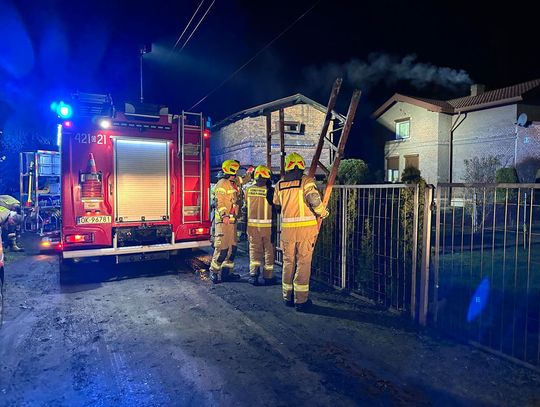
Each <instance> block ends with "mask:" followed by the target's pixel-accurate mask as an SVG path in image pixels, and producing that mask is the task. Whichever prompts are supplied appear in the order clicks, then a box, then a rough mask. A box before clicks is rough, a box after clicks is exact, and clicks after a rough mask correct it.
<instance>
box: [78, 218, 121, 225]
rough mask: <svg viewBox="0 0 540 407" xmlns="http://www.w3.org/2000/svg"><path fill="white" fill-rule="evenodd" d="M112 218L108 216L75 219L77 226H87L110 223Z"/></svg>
mask: <svg viewBox="0 0 540 407" xmlns="http://www.w3.org/2000/svg"><path fill="white" fill-rule="evenodd" d="M111 222H112V218H111V217H110V216H79V217H78V218H77V225H89V224H92V223H111Z"/></svg>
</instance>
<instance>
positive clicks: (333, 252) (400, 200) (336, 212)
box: [313, 184, 420, 316]
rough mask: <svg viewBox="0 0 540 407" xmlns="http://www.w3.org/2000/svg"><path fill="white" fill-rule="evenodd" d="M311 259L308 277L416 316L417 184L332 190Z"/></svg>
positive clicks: (336, 188)
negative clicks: (311, 267) (311, 269)
mask: <svg viewBox="0 0 540 407" xmlns="http://www.w3.org/2000/svg"><path fill="white" fill-rule="evenodd" d="M328 208H329V211H330V217H329V218H328V219H326V220H325V221H324V222H323V225H322V228H321V232H320V234H319V237H318V240H317V245H316V247H315V253H314V256H313V276H314V278H316V279H318V280H321V281H324V282H326V283H328V284H331V285H333V286H335V287H338V288H341V289H348V290H351V291H352V292H354V293H356V294H358V295H360V296H362V297H364V298H366V299H369V300H371V301H373V302H375V303H378V304H382V305H384V306H386V307H389V308H393V309H396V310H400V311H405V312H410V313H411V315H413V316H414V315H415V313H416V290H417V281H416V275H417V270H418V259H419V257H418V255H419V253H420V252H419V246H418V231H419V210H420V205H419V188H418V186H412V185H403V184H392V185H361V186H360V185H355V186H335V187H334V190H333V193H332V197H331V199H330V203H329V205H328Z"/></svg>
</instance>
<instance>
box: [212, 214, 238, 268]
mask: <svg viewBox="0 0 540 407" xmlns="http://www.w3.org/2000/svg"><path fill="white" fill-rule="evenodd" d="M215 233H216V234H215V237H214V255H213V256H212V262H211V263H210V271H211V272H212V273H216V274H219V273H220V272H221V270H222V269H223V268H226V269H227V271H228V272H232V270H233V268H234V258H235V257H236V249H237V244H238V238H237V236H236V224H228V225H226V224H224V223H217V224H216V231H215Z"/></svg>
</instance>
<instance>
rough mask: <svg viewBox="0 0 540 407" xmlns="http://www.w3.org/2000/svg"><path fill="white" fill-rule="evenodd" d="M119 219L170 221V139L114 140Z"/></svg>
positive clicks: (116, 203) (130, 220)
mask: <svg viewBox="0 0 540 407" xmlns="http://www.w3.org/2000/svg"><path fill="white" fill-rule="evenodd" d="M115 185H116V194H115V197H116V200H115V206H116V221H117V222H141V221H159V220H169V216H170V215H169V188H170V185H169V145H168V143H167V141H162V140H156V141H146V140H144V141H142V140H135V139H123V138H117V139H116V140H115Z"/></svg>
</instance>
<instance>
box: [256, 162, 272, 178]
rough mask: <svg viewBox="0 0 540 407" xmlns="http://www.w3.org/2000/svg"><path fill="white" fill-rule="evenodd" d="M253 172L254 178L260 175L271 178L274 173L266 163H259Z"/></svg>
mask: <svg viewBox="0 0 540 407" xmlns="http://www.w3.org/2000/svg"><path fill="white" fill-rule="evenodd" d="M253 174H254V175H253V178H255V179H257V178H259V177H263V178H268V179H269V178H270V176H271V175H272V171H270V169H269V168H268V167H267V166H266V165H259V166H258V167H257V168H255V172H254V173H253Z"/></svg>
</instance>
